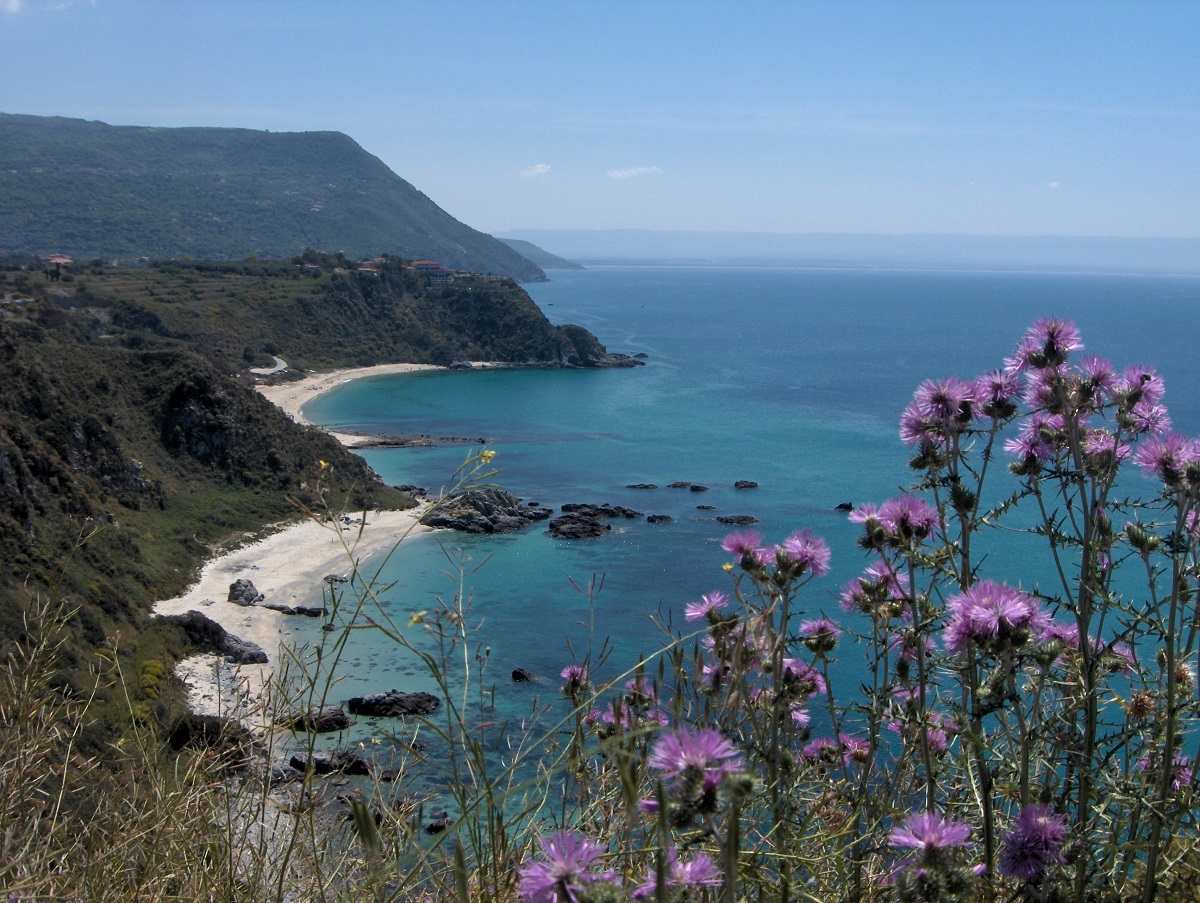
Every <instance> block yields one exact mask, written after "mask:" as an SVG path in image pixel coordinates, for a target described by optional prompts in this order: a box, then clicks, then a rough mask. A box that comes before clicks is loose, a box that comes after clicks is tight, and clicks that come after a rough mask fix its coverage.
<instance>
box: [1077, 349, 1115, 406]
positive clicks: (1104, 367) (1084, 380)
mask: <svg viewBox="0 0 1200 903" xmlns="http://www.w3.org/2000/svg"><path fill="white" fill-rule="evenodd" d="M1076 369H1077V370H1078V372H1079V380H1080V384H1081V386H1082V387H1083V388H1084V389H1085V390H1086V391H1087V392H1088V393H1089V394H1091V395H1093V396H1094V397H1096V398H1097V399H1104V398H1111V397H1112V395H1113V393H1114V392H1115V391H1116V389H1117V373H1116V371H1115V370H1114V369H1113V365H1112V364H1110V363H1109V362H1108V361H1106V360H1105V359H1104V358H1102V357H1097V356H1096V355H1094V354H1089V355H1087V356H1086V357H1082V358H1080V359H1079V363H1078V364H1077V365H1076Z"/></svg>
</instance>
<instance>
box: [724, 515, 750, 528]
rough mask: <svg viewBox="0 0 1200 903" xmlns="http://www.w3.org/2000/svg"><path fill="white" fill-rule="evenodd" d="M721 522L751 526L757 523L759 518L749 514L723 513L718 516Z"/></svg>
mask: <svg viewBox="0 0 1200 903" xmlns="http://www.w3.org/2000/svg"><path fill="white" fill-rule="evenodd" d="M717 523H719V524H736V525H737V526H739V527H749V526H750V525H751V524H757V523H758V518H757V517H751V516H750V515H749V514H723V515H721V516H720V517H718V518H717Z"/></svg>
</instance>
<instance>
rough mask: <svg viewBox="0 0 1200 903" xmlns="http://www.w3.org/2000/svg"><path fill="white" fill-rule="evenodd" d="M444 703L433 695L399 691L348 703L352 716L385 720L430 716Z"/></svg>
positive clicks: (376, 694)
mask: <svg viewBox="0 0 1200 903" xmlns="http://www.w3.org/2000/svg"><path fill="white" fill-rule="evenodd" d="M441 704H442V701H441V700H440V699H438V698H437V697H436V696H434V695H433V694H432V693H401V692H400V691H399V690H384V691H383V692H382V693H368V694H367V695H366V696H355V697H352V698H351V699H350V700H349V701H348V702H347V703H346V705H347V707H348V708H349V709H350V714H352V715H373V716H375V717H383V718H399V717H401V716H402V715H429V714H431V713H432V712H435V711H437V709H438V707H439V706H440V705H441Z"/></svg>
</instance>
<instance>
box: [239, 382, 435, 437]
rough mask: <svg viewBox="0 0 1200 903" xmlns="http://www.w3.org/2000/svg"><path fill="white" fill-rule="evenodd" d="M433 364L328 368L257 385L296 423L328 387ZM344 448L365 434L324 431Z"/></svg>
mask: <svg viewBox="0 0 1200 903" xmlns="http://www.w3.org/2000/svg"><path fill="white" fill-rule="evenodd" d="M440 369H442V368H441V367H435V366H434V365H433V364H379V365H378V366H375V367H353V368H349V369H345V370H330V371H329V372H328V373H314V374H312V375H310V376H306V377H304V379H300V380H296V381H294V382H287V383H276V384H275V385H269V386H268V385H260V386H259V387H258V391H259V392H261V393H262V395H263V397H264V398H266V399H267V400H268V401H270V402H273V403H274V404H275V405H276V406H277V407H278V408H280V409H281V410H282V411H283V412H284V413H285V414H289V415H290V416H291V418H292V419H293V420H295V421H296V422H297V423H308V421H307V420H306V419H305V417H304V414H303V413H302V409H303V408H304V406H305V405H306V404H308V403H309V402H310V401H312V400H313V399H314V398H316V397H317V396H318V395H321V394H323V393H325V392H328V391H329V390H330V389H334V388H336V387H338V386H340V385H341V384H342V383H347V382H350V380H352V379H361V378H362V377H364V376H388V375H390V374H393V373H416V372H418V371H421V370H440ZM328 432H329V434H330V435H331V436H333V437H334V438H336V439H337V440H338V441H339V442H341V443H342V445H344V446H346V447H347V448H354V447H355V446H357V445H360V444H362V443H363V442H366V441H368V440H369V438H370V437H368V436H356V435H352V434H350V433H336V432H334V431H333V430H329V431H328Z"/></svg>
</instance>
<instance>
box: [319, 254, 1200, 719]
mask: <svg viewBox="0 0 1200 903" xmlns="http://www.w3.org/2000/svg"><path fill="white" fill-rule="evenodd" d="M552 276H553V280H554V281H552V282H550V283H546V284H539V285H532V286H528V290H529V292H530V294H531V295H532V296H533V298H534V299H535V301H537V302H538V304H539V305H540V306H541V307H542V309H543V310H544V311H545V312H546V313H547V315H548V316H549V317H550V319H551V320H552V321H554V322H556V323H567V322H569V323H578V324H580V325H583V326H586V327H587V328H589V329H590V330H592V332H594V333H595V334H596V335H597V336H598V337H599V338H600V340H601V341H602V342H604V343H605V344H606V345H607V346H608V348H609V350H611V351H620V352H624V353H628V354H636V353H639V352H640V353H645V354H646V355H647V358H646V360H647V364H646V366H644V367H639V368H636V369H631V370H606V371H543V370H497V371H479V372H443V371H436V372H428V373H417V374H409V375H401V376H388V377H369V378H365V379H360V380H356V381H353V382H350V383H348V384H346V385H345V386H344V387H342V388H339V389H337V390H335V391H332V392H330V393H328V394H327V395H324V396H321V397H319V398H317V399H315V400H314V401H313V402H312V403H310V404H309V405H307V406H306V408H305V415H306V416H307V417H308V418H309V419H310V420H312V421H313V422H315V423H319V424H321V425H323V426H326V427H328V428H331V429H334V430H346V431H363V432H372V433H383V434H422V433H428V434H431V435H448V436H481V437H487V438H488V440H489V447H491V448H493V449H495V450H496V451H497V452H498V455H497V457H496V460H495V465H496V466H497V467H499V468H500V473H499V474H498V476H497V477H496V481H497V482H498V483H499V484H500V485H501V486H503V488H505V489H507V490H508V491H510V492H512V493H514V494H516V495H518V496H519V497H521V498H522V499H524V500H527V501H536V502H538V503H540V504H542V505H545V506H547V507H554V508H557V507H558V506H560V505H562V504H564V503H568V502H594V503H603V502H611V503H613V504H617V505H623V506H626V507H630V508H634V509H636V510H638V511H640V512H643V513H644V514H666V515H669V516H670V517H671V518H672V519H673V523H669V524H649V523H647V522H646V521H645V519H644V518H643V519H638V520H618V521H612V522H611V525H612V528H613V529H612V532H611V533H610V534H608V535H606V536H604V537H602V538H600V539H597V540H590V541H581V542H580V541H577V542H571V541H565V540H555V539H551V538H550V537H549V536H548V535H546V534H545V532H544V529H543V527H541V526H536V525H535V526H533V527H531V528H529V529H528V530H526V531H524V532H522V533H520V534H515V535H508V536H497V537H470V536H464V535H462V534H455V533H447V532H441V533H438V534H435V535H432V536H423V537H419V538H416V539H414V540H412V541H411V542H407V543H405V544H404V546H403V547H402V548H400V549H399V550H397V551H396V552H395V553H394V554H393V555H392V556H391V558H390V559H389V560H388V561H387V564H386V565H385V566H384V567H383V568H382V569H381V570H380V572H379V575H378V579H377V581H376V585H377V586H381V587H386V589H385V590H384V591H383V592H382V593H381V594H380V595H381V598H382V599H384V600H385V604H386V606H387V608H388V611H389V614H390V615H391V616H392V617H393V618H394V619H395V622H396V623H397V625H399V626H400V627H401V628H402V629H404V630H405V632H406V635H407V636H409V637H410V638H412V639H413V640H414V641H415V642H416V643H417V644H418V645H420V646H421V647H422V648H429V640H428V638H426V637H425V634H424V632H423V629H424V626H423V625H422V624H419V623H418V624H411V625H410V620H411V616H412V615H413V614H414V613H417V612H422V611H426V612H429V611H433V610H435V609H436V607H437V597H439V596H440V597H441V598H442V599H445V600H449V599H450V598H451V597H453V595H454V594H455V592H456V591H457V589H458V588H459V586H460V583H459V570H460V568H459V565H458V564H456V562H462V568H465V569H466V570H468V571H471V573H469V574H468V575H466V576H465V577H464V578H463V580H462V583H461V586H463V587H465V588H466V590H467V593H468V594H469V596H470V607H471V612H472V617H470V618H469V619H468V622H467V623H468V625H469V630H468V635H467V641H466V642H467V649H468V654H467V664H468V665H469V667H470V668H471V669H472V673H473V675H476V676H478V675H479V674H480V673H482V680H481V682H480V684H479V686H481V687H482V689H483V691H484V695H485V697H486V699H487V700H488V701H489V702H490V700H491V698H492V697H491V690H492V688H493V687H494V689H495V695H494V702H495V711H494V712H480V713H479V716H480V718H485V717H489V718H490V717H495V718H500V719H503V718H512V719H519V718H521V717H524V716H525V715H526V714H527V713H528V712H529V711H531V710H532V709H533V708H535V707H536V706H537V705H538V704H539V703H551V704H554V705H555V706H556V707H557V708H559V709H561V708H562V705H561V703H560V702H559V699H560V696H559V685H560V683H561V681H560V680H559V677H558V675H559V672H560V671H561V669H562V668H563V667H564V666H565V665H567V664H570V663H571V662H572V661H573V660H577V659H581V658H583V657H584V656H585V655H586V654H587V651H588V649H589V648H591V649H592V650H593V651H595V650H598V649H599V648H600V646H601V644H602V642H603V641H604V640H606V639H607V640H608V641H609V642H610V644H611V649H612V654H611V656H610V657H609V658H608V660H607V662H606V664H605V665H604V667H603V668H602V669H601V671H602V674H603V675H604V676H607V677H609V678H612V677H616V676H617V675H619V674H621V673H622V672H623V671H624V670H626V669H628V668H632V667H633V666H634V665H635V664H636V663H637V660H638V657H639V655H651V654H653V653H654V652H655V651H656V650H657V649H658V648H659V647H660V645H661V640H662V638H663V633H662V631H661V630H660V628H659V627H658V626H656V625H655V623H654V622H653V621H652V618H651V615H652V614H655V613H658V615H659V618H660V619H663V620H667V621H669V622H671V623H673V624H674V626H675V628H676V629H679V630H688V629H690V627H689V626H688V625H685V624H684V622H683V619H682V612H683V606H684V605H685V604H686V603H687V602H689V601H693V600H695V599H696V598H698V597H699V595H700V594H701V593H705V592H709V591H711V590H714V589H727V588H728V580H729V578H728V576H727V575H726V574H724V573H723V571H722V570H721V564H722V563H723V562H724V561H725V560H727V557H728V556H727V555H726V554H725V553H723V552H722V551H721V549H720V541H721V539H722V538H723V537H724V536H725V535H726V534H727V533H728V532H730V530H731V529H736V528H730V527H726V526H724V525H722V524H719V523H717V522H716V520H715V517H716V516H717V515H733V514H742V515H749V516H752V517H754V518H757V519H758V520H759V521H760V522H761V523H760V524H759V525H758V526H756V527H755V528H754V529H756V530H759V531H760V532H762V533H763V535H764V536H765V538H766V539H767V541H769V542H778V541H780V540H782V539H784V538H785V537H786V536H787V535H789V534H790V533H792V532H794V531H796V530H799V529H810V530H812V531H814V532H816V533H818V534H820V535H822V536H824V537H825V538H826V539H827V541H828V542H829V544H830V546H831V548H832V549H833V565H832V571H831V573H830V575H829V576H828V577H826V578H824V579H822V580H820V581H816V582H814V583H813V584H811V585H810V587H809V588H808V589H807V590H806V592H805V595H804V600H805V602H806V604H807V606H808V610H809V611H811V612H812V613H814V614H815V613H817V612H820V611H822V610H823V611H826V612H828V613H830V614H831V615H835V616H838V615H840V612H838V610H837V602H836V599H835V597H834V594H835V593H836V591H837V589H838V588H839V587H840V586H842V585H843V584H844V583H845V582H846V581H847V580H849V579H850V578H852V577H853V576H855V575H857V574H858V573H859V572H860V570H861V567H862V564H863V562H864V555H863V553H862V552H861V551H860V550H858V549H857V548H856V547H855V545H854V537H855V535H856V530H855V529H853V525H850V524H849V523H848V522H847V521H846V518H845V515H844V514H843V513H841V512H838V511H836V510H835V508H836V506H837V505H838V504H839V503H843V502H851V503H854V504H861V503H863V502H867V501H881V500H883V499H885V498H887V497H889V496H891V495H894V494H895V493H896V491H897V489H898V487H900V486H902V485H904V484H906V483H907V482H908V481H909V471H908V469H907V467H906V463H905V462H906V459H907V454H906V452H905V449H904V448H903V447H902V446H901V444H900V442H899V439H898V436H897V424H898V421H899V416H900V412H901V410H902V409H903V407H904V405H905V404H906V403H907V402H908V400H909V399H910V397H911V394H912V391H913V389H914V388H915V387H916V386H917V385H918V384H919V383H920V381H921V380H923V379H926V378H930V377H938V376H944V375H949V374H956V375H960V376H963V377H972V376H975V375H977V374H979V373H981V372H984V371H986V370H990V369H993V368H996V367H998V366H1001V363H1002V359H1003V357H1004V356H1005V355H1007V354H1009V353H1010V352H1011V350H1012V348H1013V346H1014V345H1015V344H1016V342H1017V340H1018V339H1019V338H1020V336H1021V335H1022V333H1023V332H1024V330H1025V329H1026V327H1027V326H1028V325H1029V324H1030V323H1031V322H1032V321H1033V320H1034V319H1035V318H1037V317H1039V316H1047V315H1054V316H1059V317H1064V318H1068V319H1072V320H1074V321H1075V322H1076V323H1077V324H1078V325H1079V327H1080V329H1081V331H1082V334H1083V339H1084V342H1085V344H1086V346H1087V351H1088V352H1089V353H1095V354H1100V355H1103V356H1106V357H1108V358H1110V359H1111V360H1112V361H1113V363H1114V364H1116V365H1117V366H1118V367H1120V366H1124V365H1125V364H1129V363H1134V362H1142V363H1148V364H1151V365H1153V366H1155V367H1156V368H1157V369H1158V370H1159V372H1160V373H1161V374H1162V375H1163V377H1164V379H1165V384H1166V387H1167V395H1166V402H1167V404H1168V407H1169V408H1170V410H1171V413H1172V417H1173V420H1174V422H1175V425H1176V427H1177V428H1178V429H1179V430H1181V431H1182V432H1185V433H1188V434H1196V433H1198V432H1200V360H1197V358H1196V357H1195V354H1194V349H1195V348H1196V347H1197V345H1196V339H1197V337H1198V333H1200V325H1198V320H1197V316H1196V313H1197V311H1198V310H1200V279H1195V278H1175V277H1152V276H1128V277H1123V276H1084V275H1057V274H1056V275H1048V274H1015V273H959V272H914V271H877V270H798V269H716V268H714V269H705V268H665V267H663V268H600V269H594V270H587V271H582V272H556V273H553V274H552ZM362 454H363V455H364V457H365V458H366V459H367V460H368V462H369V463H370V464H371V465H372V467H374V468H375V469H376V470H377V471H378V472H379V473H380V474H382V475H383V478H384V479H385V480H386V481H387V482H389V483H393V484H401V483H413V484H416V485H420V486H424V487H426V488H427V489H429V490H430V492H436V490H437V489H438V488H439V487H440V486H443V485H446V484H447V483H448V482H449V481H450V479H451V474H452V473H453V472H454V470H455V468H456V467H457V466H458V465H459V464H461V463H462V460H463V458H464V448H463V447H462V446H444V447H433V448H407V449H370V450H364V451H363V452H362ZM678 480H682V481H688V482H689V483H694V484H699V485H702V486H706V487H708V490H707V491H703V492H693V491H690V490H686V489H669V488H666V486H667V484H668V483H671V482H673V481H678ZM737 480H753V481H756V482H757V483H758V484H759V486H758V488H756V489H743V490H738V489H735V488H734V486H733V484H734V482H735V481H737ZM634 483H654V484H657V485H658V486H659V488H658V489H654V490H638V489H630V488H626V487H627V485H628V484H634ZM702 505H703V506H712V509H713V510H701V509H700V508H699V506H702ZM1022 548H1023V547H1022V546H1021V545H1020V544H1019V543H1015V542H1013V541H1011V540H1009V541H1005V542H1001V543H999V544H998V545H997V551H995V552H994V554H993V555H992V557H991V558H990V559H989V561H988V566H987V568H986V570H987V574H986V576H990V577H993V578H995V579H1001V580H1006V581H1008V582H1010V583H1022V582H1023V583H1025V584H1026V585H1029V584H1030V583H1031V582H1032V580H1033V579H1034V578H1033V577H1031V576H1030V575H1029V573H1028V569H1027V568H1026V570H1024V571H1023V570H1022V567H1023V558H1022ZM456 550H457V551H456ZM366 570H367V571H368V572H372V571H373V568H371V567H368V568H367V569H366ZM601 576H603V588H602V590H601V591H600V592H599V593H598V594H597V595H596V596H595V598H594V599H593V600H590V601H589V599H588V598H587V597H586V596H585V595H584V594H582V593H580V592H579V591H577V589H576V588H575V586H573V584H572V581H574V584H576V585H579V586H582V585H586V584H587V583H588V582H589V581H592V580H593V579H599V577H601ZM298 629H299V633H298V639H300V640H301V641H304V640H310V641H311V640H314V639H315V637H316V636H317V634H316V632H315V631H316V629H315V628H309V627H307V626H305V625H300V626H299V628H298ZM572 650H573V652H572ZM477 654H478V655H479V656H480V658H479V659H476V655H477ZM455 657H456V660H458V661H460V662H461V661H462V652H461V649H458V650H456V652H455ZM840 658H841V668H842V670H843V675H842V676H843V677H845V678H846V679H848V680H849V681H850V685H851V686H857V684H858V681H859V679H860V676H859V674H858V669H857V668H856V667H855V663H856V661H857V655H856V653H855V650H853V649H849V650H846V651H844V652H842V653H841V655H840ZM485 664H486V667H484V665H485ZM514 668H524V669H527V670H529V671H532V672H533V673H534V674H535V675H537V676H538V679H537V680H536V681H534V682H533V683H529V684H514V683H513V682H512V681H511V678H510V674H511V672H512V670H513V669H514ZM340 673H341V674H343V675H344V679H343V681H342V683H340V684H338V686H337V687H336V688H335V691H334V693H333V694H332V695H333V697H334V698H335V699H338V700H342V699H345V698H348V697H349V696H353V695H360V694H361V693H363V692H369V691H372V690H380V689H387V688H390V687H397V688H400V689H402V690H406V691H415V690H429V691H435V689H436V688H435V687H434V684H433V681H432V679H431V678H430V677H429V676H428V675H427V674H426V673H425V670H424V669H423V667H422V666H421V664H420V663H419V662H418V661H416V660H415V658H414V656H412V654H411V653H405V652H403V651H402V650H398V649H397V648H396V647H395V645H394V644H393V643H392V642H391V641H389V640H387V639H386V638H385V637H383V636H382V634H379V633H375V632H370V631H362V632H357V633H355V634H354V635H353V636H352V638H351V642H350V644H349V645H348V647H347V654H346V655H345V657H344V659H343V662H342V666H341V668H340ZM471 696H472V698H476V697H477V693H476V692H472V693H471ZM387 727H388V725H387V724H386V722H383V721H381V722H379V723H378V724H371V723H366V722H360V723H359V724H358V725H356V727H355V729H354V731H353V734H352V739H353V741H354V742H358V741H359V740H361V739H364V738H366V737H368V736H370V735H373V734H374V733H376V732H378V731H380V730H383V729H386V728H387Z"/></svg>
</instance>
